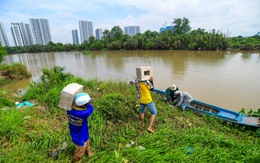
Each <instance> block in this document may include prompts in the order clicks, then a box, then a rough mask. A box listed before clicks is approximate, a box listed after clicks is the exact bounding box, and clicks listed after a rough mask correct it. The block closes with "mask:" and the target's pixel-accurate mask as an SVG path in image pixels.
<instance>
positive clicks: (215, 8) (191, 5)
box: [0, 0, 260, 46]
mask: <svg viewBox="0 0 260 163" xmlns="http://www.w3.org/2000/svg"><path fill="white" fill-rule="evenodd" d="M184 17H186V18H188V19H189V21H190V26H191V28H192V30H195V29H198V28H202V29H205V30H206V31H211V30H212V29H215V30H217V31H220V32H222V33H225V34H226V35H227V36H253V35H255V34H257V33H258V32H260V0H0V22H2V23H3V24H4V27H5V30H6V33H7V37H8V40H9V43H10V45H11V46H13V45H14V42H13V38H12V35H11V32H10V26H11V23H12V22H23V23H28V24H29V19H30V18H45V19H48V20H49V25H50V30H51V36H52V41H53V42H54V43H57V42H61V43H64V44H65V43H72V34H71V31H72V30H73V29H79V20H86V21H92V22H93V28H94V30H95V29H97V28H101V29H102V30H103V31H104V30H105V29H108V30H111V29H112V28H113V27H114V26H120V27H121V29H122V30H124V27H125V26H140V28H141V33H144V32H145V31H147V30H151V31H157V32H159V29H160V28H161V27H164V26H169V25H172V22H173V21H174V19H176V18H184Z"/></svg>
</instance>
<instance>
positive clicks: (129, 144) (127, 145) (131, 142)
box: [125, 141, 135, 148]
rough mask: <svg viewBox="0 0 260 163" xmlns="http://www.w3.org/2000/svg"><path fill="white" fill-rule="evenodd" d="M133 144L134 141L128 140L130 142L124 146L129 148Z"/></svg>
mask: <svg viewBox="0 0 260 163" xmlns="http://www.w3.org/2000/svg"><path fill="white" fill-rule="evenodd" d="M134 144H135V142H134V141H130V143H128V144H126V145H125V147H126V148H130V147H132V146H133V145H134Z"/></svg>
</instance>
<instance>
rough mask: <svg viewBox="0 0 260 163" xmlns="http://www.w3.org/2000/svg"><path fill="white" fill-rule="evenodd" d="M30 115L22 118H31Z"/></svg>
mask: <svg viewBox="0 0 260 163" xmlns="http://www.w3.org/2000/svg"><path fill="white" fill-rule="evenodd" d="M31 117H32V116H26V117H24V118H23V119H28V118H31Z"/></svg>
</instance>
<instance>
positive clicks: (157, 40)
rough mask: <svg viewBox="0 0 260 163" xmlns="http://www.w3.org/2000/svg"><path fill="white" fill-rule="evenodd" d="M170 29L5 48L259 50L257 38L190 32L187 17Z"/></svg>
mask: <svg viewBox="0 0 260 163" xmlns="http://www.w3.org/2000/svg"><path fill="white" fill-rule="evenodd" d="M172 25H173V26H174V28H173V30H165V31H163V32H161V33H158V32H156V31H150V30H147V31H145V32H144V33H143V34H141V33H138V34H136V35H135V36H133V37H131V36H129V35H127V34H124V33H123V30H122V29H121V28H120V27H119V26H114V27H113V28H112V29H111V30H108V29H106V30H104V32H103V37H102V39H101V40H97V39H95V37H94V36H91V37H90V38H89V40H86V41H85V42H84V43H82V44H80V45H75V44H69V43H68V44H62V43H56V44H55V43H53V42H49V43H48V44H47V45H32V46H28V47H5V49H6V50H7V51H8V53H9V54H14V53H36V52H56V51H88V50H104V49H107V50H120V49H125V50H226V49H239V50H259V49H260V36H259V35H255V36H251V37H242V36H237V37H229V36H228V35H229V33H227V34H225V33H223V32H221V31H218V30H216V29H212V30H210V31H206V30H205V29H201V28H198V29H193V30H192V29H191V27H190V21H189V19H187V18H185V17H184V18H182V19H181V18H177V19H174V21H173V22H172Z"/></svg>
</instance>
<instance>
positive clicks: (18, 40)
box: [11, 23, 24, 46]
mask: <svg viewBox="0 0 260 163" xmlns="http://www.w3.org/2000/svg"><path fill="white" fill-rule="evenodd" d="M11 32H12V35H13V39H14V43H15V46H24V44H23V38H22V34H21V30H20V27H19V23H11Z"/></svg>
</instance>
